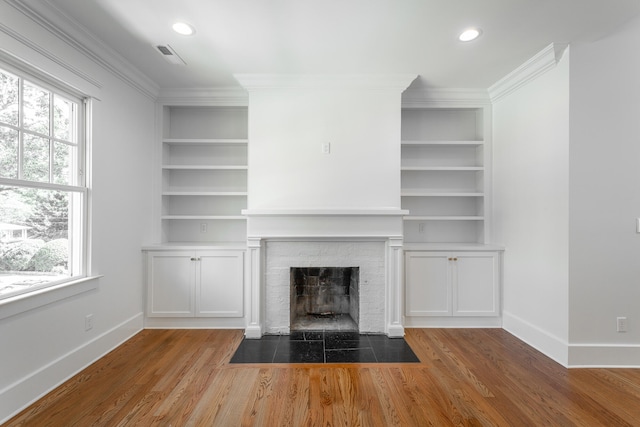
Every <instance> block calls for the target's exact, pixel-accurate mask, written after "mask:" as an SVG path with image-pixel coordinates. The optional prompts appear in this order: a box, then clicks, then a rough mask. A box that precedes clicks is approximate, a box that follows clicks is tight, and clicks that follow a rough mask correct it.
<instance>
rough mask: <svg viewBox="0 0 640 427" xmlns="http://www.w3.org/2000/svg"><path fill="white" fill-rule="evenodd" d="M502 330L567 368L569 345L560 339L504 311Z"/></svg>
mask: <svg viewBox="0 0 640 427" xmlns="http://www.w3.org/2000/svg"><path fill="white" fill-rule="evenodd" d="M502 328H503V329H504V330H505V331H507V332H509V333H510V334H511V335H513V336H515V337H516V338H518V339H519V340H521V341H524V342H525V343H527V344H529V345H530V346H531V347H533V348H535V349H536V350H538V351H540V352H542V353H544V354H545V355H546V356H548V357H550V358H551V359H553V360H555V361H556V362H558V363H559V364H561V365H562V366H564V367H567V366H568V354H569V344H568V343H567V341H565V340H563V339H562V338H560V337H557V336H555V335H553V334H551V333H549V332H548V331H545V330H543V329H541V328H539V327H538V326H536V325H534V324H532V323H529V322H527V321H526V320H524V319H521V318H520V317H518V316H515V315H513V314H511V313H509V312H506V311H505V312H503V313H502Z"/></svg>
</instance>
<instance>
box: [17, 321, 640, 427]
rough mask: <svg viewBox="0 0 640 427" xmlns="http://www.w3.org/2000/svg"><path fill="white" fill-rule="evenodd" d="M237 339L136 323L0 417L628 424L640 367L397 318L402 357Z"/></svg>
mask: <svg viewBox="0 0 640 427" xmlns="http://www.w3.org/2000/svg"><path fill="white" fill-rule="evenodd" d="M241 339H242V332H241V331H218V330H144V331H142V332H140V333H139V334H138V335H136V336H135V337H133V338H132V339H131V340H129V341H127V342H126V343H125V344H124V345H122V346H121V347H119V348H117V349H116V350H114V351H113V352H111V353H110V354H108V355H107V356H105V357H104V358H102V359H100V360H99V361H97V362H96V363H94V364H93V365H91V366H90V367H88V368H87V369H85V370H84V371H82V372H81V373H79V374H78V375H76V376H75V377H73V378H72V379H70V380H69V381H67V382H66V383H64V384H63V385H61V386H60V387H58V388H56V389H55V390H53V391H52V392H51V393H49V394H48V395H46V396H45V397H43V398H42V399H40V400H39V401H38V402H36V403H35V404H34V405H32V406H30V407H29V408H27V409H25V410H24V411H23V412H22V413H20V414H18V415H17V416H16V417H14V418H13V419H12V420H10V421H9V422H8V423H7V424H6V426H56V427H57V426H152V425H158V426H225V427H226V426H338V425H339V426H449V425H452V426H608V427H611V426H638V425H640V370H634V369H571V370H567V369H565V368H563V367H562V366H560V365H558V364H557V363H555V362H553V361H552V360H550V359H549V358H547V357H546V356H544V355H542V354H541V353H539V352H537V351H536V350H534V349H532V348H531V347H529V346H527V345H526V344H524V343H522V342H521V341H519V340H518V339H516V338H514V337H513V336H511V335H510V334H509V333H507V332H505V331H503V330H501V329H409V330H407V335H406V340H407V342H408V343H409V344H410V346H411V347H412V348H413V350H414V352H415V353H416V355H417V356H418V357H419V358H420V360H421V363H413V364H335V365H319V364H318V365H307V364H300V365H298V364H296V365H287V364H260V365H257V364H256V365H245V364H242V365H236V364H233V365H232V364H229V363H228V362H229V359H230V358H231V356H232V355H233V352H234V350H235V348H236V347H237V346H238V344H239V342H240V341H241Z"/></svg>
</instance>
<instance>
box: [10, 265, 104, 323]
mask: <svg viewBox="0 0 640 427" xmlns="http://www.w3.org/2000/svg"><path fill="white" fill-rule="evenodd" d="M100 277H102V276H87V277H81V278H75V279H72V280H69V281H66V282H64V283H60V284H58V285H53V286H47V287H45V288H40V289H37V290H35V291H32V292H26V293H24V294H18V295H15V296H13V297H8V298H5V299H2V300H0V320H2V319H6V318H7V317H11V316H15V315H16V314H20V313H24V312H25V311H29V310H33V309H36V308H39V307H44V306H45V305H49V304H52V303H54V302H57V301H61V300H63V299H67V298H71V297H73V296H75V295H79V294H82V293H84V292H89V291H92V290H95V289H98V285H99V280H98V279H100Z"/></svg>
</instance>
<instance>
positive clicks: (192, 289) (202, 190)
mask: <svg viewBox="0 0 640 427" xmlns="http://www.w3.org/2000/svg"><path fill="white" fill-rule="evenodd" d="M158 117H159V123H160V126H159V130H160V141H159V145H158V153H159V154H158V156H157V162H158V168H159V194H157V196H156V197H158V198H159V200H158V203H157V216H156V221H157V222H156V223H157V227H158V234H157V236H158V238H157V241H158V244H156V245H150V246H148V247H145V248H144V249H145V252H146V261H147V262H146V266H147V271H146V281H147V317H148V318H152V319H153V322H156V323H155V324H158V325H161V326H165V325H169V326H173V325H174V324H172V323H171V322H169V323H168V324H167V323H166V322H165V323H157V322H158V320H157V319H158V318H174V320H173V322H179V319H175V318H189V317H192V318H228V319H226V321H225V322H224V323H215V322H216V321H214V320H213V319H212V320H210V321H209V323H199V324H197V326H216V325H218V324H220V325H225V326H226V325H237V324H242V323H243V322H237V321H234V320H233V319H234V318H242V317H243V316H244V276H245V261H244V257H245V252H246V227H247V224H246V218H245V217H244V216H243V215H242V213H241V211H242V210H243V209H246V208H247V174H248V166H247V150H248V139H247V137H248V109H247V107H246V106H235V105H234V106H226V105H187V104H180V105H169V104H161V105H158ZM212 322H213V323H212ZM236 322H237V323H236ZM175 325H187V326H188V325H192V324H189V323H184V322H183V323H175Z"/></svg>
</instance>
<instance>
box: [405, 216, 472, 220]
mask: <svg viewBox="0 0 640 427" xmlns="http://www.w3.org/2000/svg"><path fill="white" fill-rule="evenodd" d="M403 219H404V220H405V221H483V220H484V217H483V216H454V215H441V216H427V215H407V216H404V217H403Z"/></svg>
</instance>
